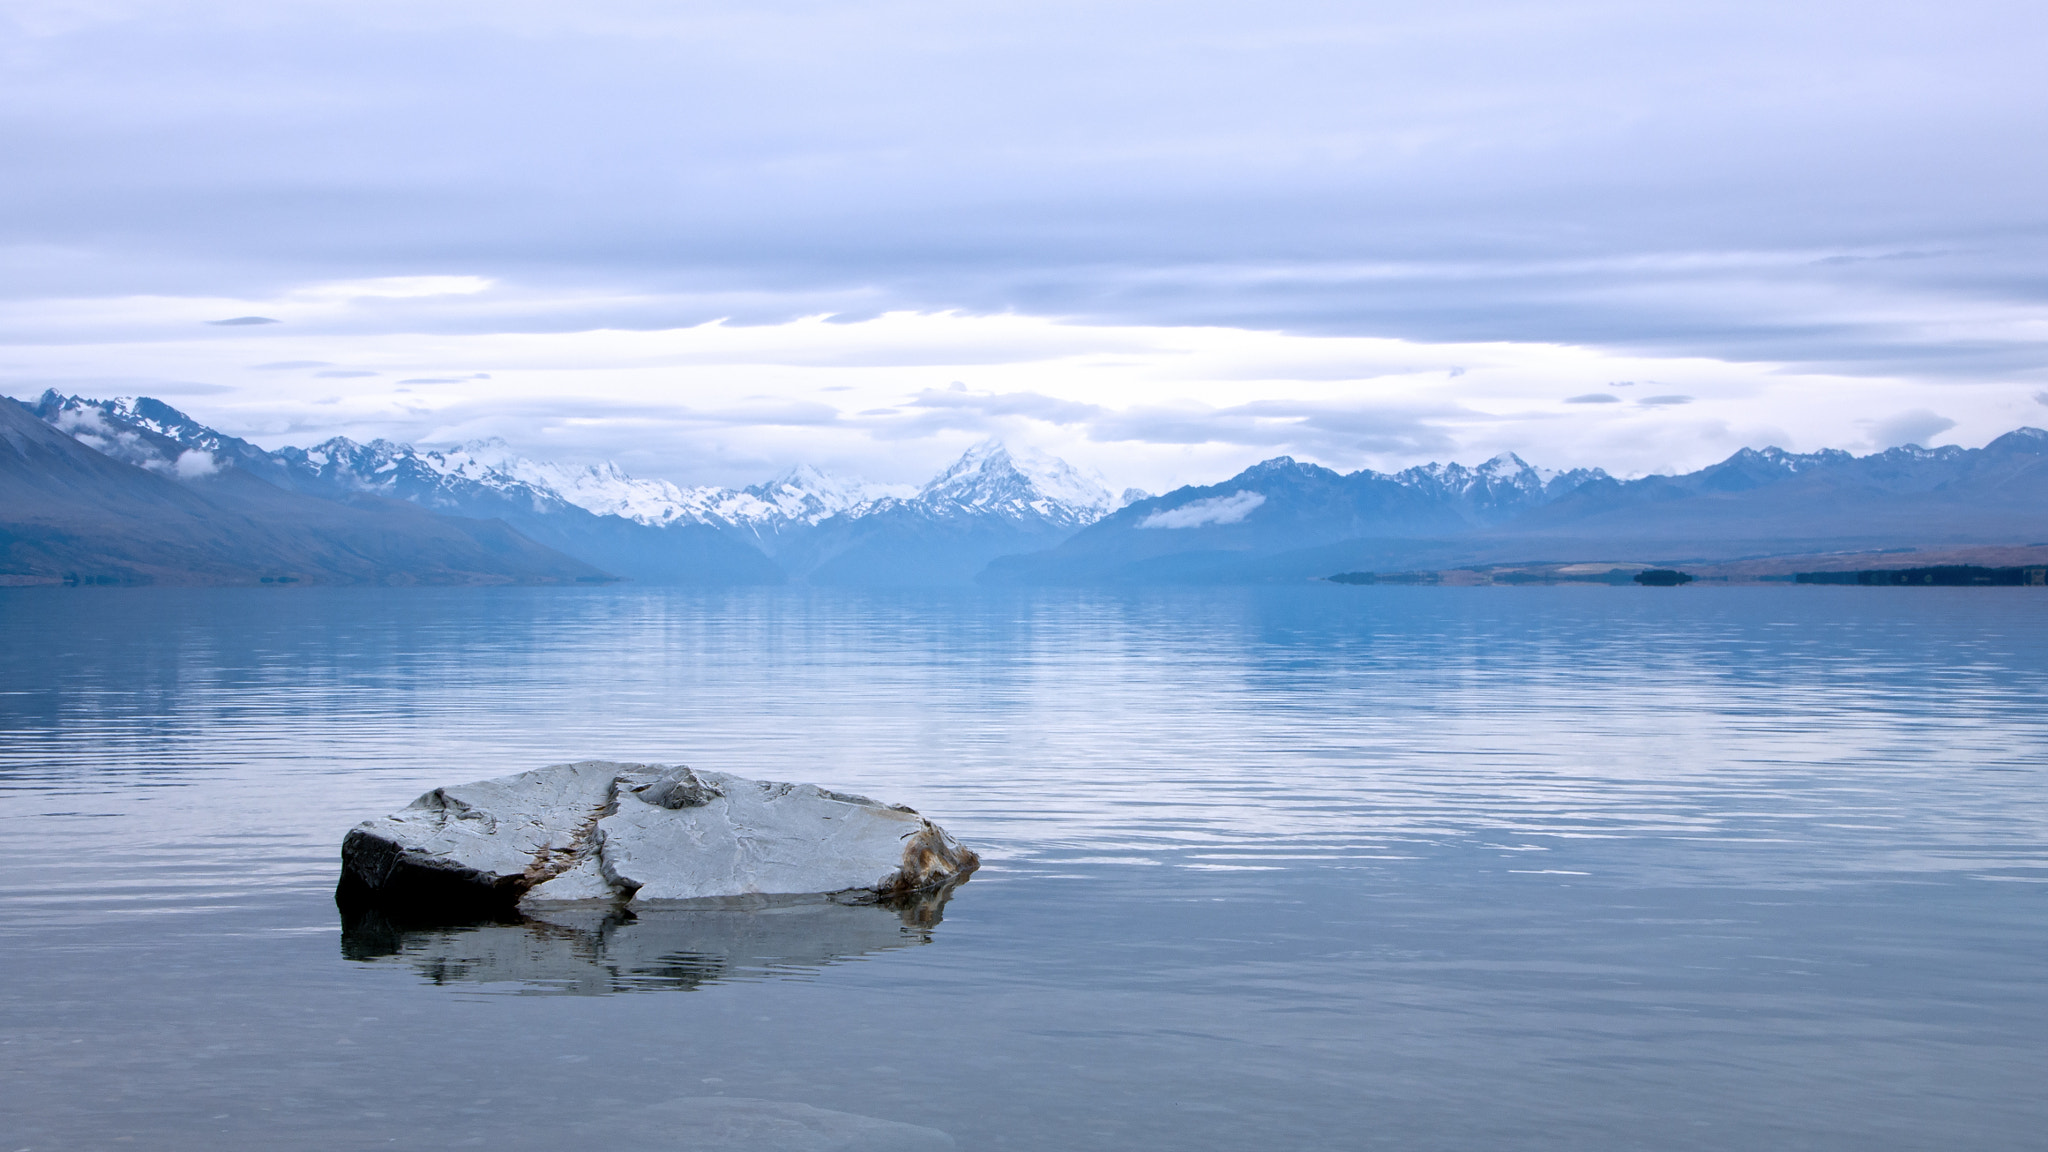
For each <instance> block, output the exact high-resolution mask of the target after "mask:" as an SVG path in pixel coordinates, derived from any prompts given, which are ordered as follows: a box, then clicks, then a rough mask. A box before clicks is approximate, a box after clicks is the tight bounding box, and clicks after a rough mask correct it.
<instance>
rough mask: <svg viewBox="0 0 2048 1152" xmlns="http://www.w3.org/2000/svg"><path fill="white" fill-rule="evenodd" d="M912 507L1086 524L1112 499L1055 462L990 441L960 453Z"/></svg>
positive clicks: (1092, 481) (1105, 509)
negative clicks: (1013, 451) (1041, 518)
mask: <svg viewBox="0 0 2048 1152" xmlns="http://www.w3.org/2000/svg"><path fill="white" fill-rule="evenodd" d="M916 502H917V503H919V504H921V505H924V506H925V508H926V509H927V510H929V511H971V512H992V513H999V514H1004V515H1025V514H1031V515H1036V516H1039V517H1043V518H1046V519H1050V520H1054V521H1057V522H1062V523H1065V522H1072V523H1075V524H1087V523H1092V522H1093V521H1095V520H1098V519H1100V518H1101V517H1102V516H1104V515H1106V514H1107V513H1108V512H1109V511H1110V509H1112V508H1114V507H1115V506H1116V497H1114V496H1112V495H1111V494H1110V491H1109V489H1108V488H1107V487H1105V486H1104V485H1103V484H1102V483H1101V482H1099V481H1098V480H1096V479H1095V478H1093V477H1090V476H1087V475H1085V474H1083V473H1082V472H1081V471H1080V470H1079V469H1077V468H1075V467H1074V466H1073V465H1072V464H1069V463H1067V462H1066V461H1065V460H1062V459H1060V458H1059V457H1057V456H1052V455H1048V454H1046V453H1043V452H1038V451H1036V450H1032V449H1026V450H1024V451H1022V452H1018V453H1012V452H1011V451H1010V449H1009V446H1008V445H1006V444H1004V443H1003V442H1002V441H1000V440H994V439H990V440H983V441H982V442H981V443H979V444H976V445H974V446H973V447H971V448H969V449H968V450H967V451H965V452H963V453H961V455H960V458H959V459H958V460H956V461H954V462H953V463H952V464H951V465H950V466H949V467H947V468H946V469H945V470H944V471H942V472H940V473H939V474H938V475H937V476H935V477H933V478H932V480H931V482H930V483H928V484H926V485H925V486H924V487H923V488H922V489H920V490H919V491H918V494H917V498H916Z"/></svg>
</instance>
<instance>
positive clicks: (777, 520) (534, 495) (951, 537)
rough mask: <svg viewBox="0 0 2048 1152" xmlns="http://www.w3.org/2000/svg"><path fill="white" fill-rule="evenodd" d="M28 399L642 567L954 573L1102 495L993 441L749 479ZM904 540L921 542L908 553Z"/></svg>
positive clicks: (117, 438) (679, 574)
mask: <svg viewBox="0 0 2048 1152" xmlns="http://www.w3.org/2000/svg"><path fill="white" fill-rule="evenodd" d="M33 410H34V411H35V412H36V414H37V415H38V416H40V417H42V418H43V419H44V421H46V422H47V423H50V424H52V425H54V426H56V427H57V428H59V429H60V430H62V431H65V432H68V433H70V434H71V435H72V436H73V438H75V439H77V440H78V441H79V442H80V443H83V444H86V445H87V446H89V447H92V448H94V449H96V450H98V451H100V452H102V453H104V454H108V455H112V456H115V457H116V458H118V459H122V460H125V461H127V462H129V463H134V464H138V465H140V466H143V467H146V468H149V469H151V470H153V471H157V472H159V473H162V474H165V475H175V476H188V477H189V476H195V475H201V474H205V473H210V472H212V471H213V470H215V469H218V468H222V467H229V466H232V467H236V468H240V469H242V470H244V471H247V472H250V473H252V474H254V475H256V476H259V477H260V478H262V479H263V480H265V481H267V482H269V483H271V484H274V485H276V486H277V487H280V488H284V489H286V490H288V491H293V492H298V493H302V494H306V495H313V496H319V497H322V498H325V499H330V500H355V499H361V498H365V497H381V498H386V499H395V500H403V501H406V502H408V503H412V504H417V505H420V506H421V507H425V508H429V509H432V510H434V511H437V512H441V513H444V514H448V515H454V516H462V517H466V518H471V519H480V520H503V521H505V522H506V523H508V524H511V525H512V526H514V527H515V528H517V529H518V530H519V531H521V532H522V533H524V534H526V535H527V536H528V537H530V538H531V539H533V540H536V541H538V542H540V543H543V544H546V545H547V546H549V547H551V548H555V549H557V550H559V551H562V552H565V553H567V554H568V555H571V556H574V557H577V558H579V559H582V560H585V561H586V562H588V563H591V564H595V565H597V566H599V567H601V568H604V569H606V570H607V571H612V572H615V573H618V574H621V575H626V576H630V577H633V578H635V579H641V580H656V581H661V580H672V579H684V578H687V579H690V580H692V581H698V580H706V579H709V580H715V581H717V582H743V583H757V582H761V581H764V580H770V581H772V580H780V579H783V578H785V577H786V576H796V577H798V578H812V577H813V576H817V577H818V578H820V579H826V580H830V581H834V582H842V583H875V582H881V583H904V582H909V583H926V582H930V581H931V579H932V578H933V576H934V574H939V575H940V576H942V577H943V579H945V580H948V581H964V580H966V579H968V578H969V577H971V576H972V574H973V570H975V569H978V568H979V567H980V566H981V565H982V564H985V563H986V562H987V560H988V559H990V558H991V557H992V556H993V555H995V554H997V552H998V551H1000V550H1003V549H1016V548H1026V549H1028V548H1035V547H1044V546H1046V545H1047V544H1048V543H1051V542H1054V541H1056V540H1057V539H1058V538H1060V537H1062V536H1064V535H1065V534H1067V533H1070V532H1072V531H1074V530H1076V529H1079V528H1082V527H1085V526H1087V525H1088V524H1091V523H1094V522H1095V521H1096V520H1098V519H1100V518H1101V517H1102V516H1103V515H1105V514H1106V513H1108V512H1109V511H1110V510H1111V509H1112V508H1114V507H1115V506H1116V501H1115V499H1114V498H1112V497H1111V496H1110V495H1109V492H1108V491H1107V490H1106V489H1105V488H1104V487H1103V486H1102V485H1101V484H1100V483H1099V482H1097V481H1095V480H1093V479H1091V478H1089V477H1087V476H1085V475H1083V474H1082V473H1081V472H1080V471H1078V470H1077V469H1075V468H1074V467H1072V466H1071V465H1069V464H1067V463H1066V462H1065V461H1063V460H1060V459H1058V458H1056V457H1052V456H1046V455H1043V454H1041V453H1036V452H1029V451H1025V452H1019V453H1015V454H1013V453H1011V452H1010V451H1009V450H1008V449H1007V448H1006V447H1005V446H1004V445H1003V444H1001V443H1000V442H997V441H987V442H984V443H982V444H977V445H975V446H974V447H973V448H970V449H969V450H968V451H967V452H966V453H965V454H964V455H963V456H962V457H961V458H960V459H959V460H958V461H956V462H955V463H954V464H953V465H951V466H950V467H948V468H946V469H945V470H943V471H942V472H940V473H939V475H938V476H936V477H934V478H933V479H932V480H931V481H930V482H929V483H927V484H925V485H923V486H921V487H913V486H910V485H889V484H875V483H870V482H867V481H861V480H847V479H843V478H839V477H834V476H830V475H827V474H826V473H824V472H821V471H819V470H818V469H816V468H813V467H810V466H808V465H804V466H798V467H795V468H791V469H790V470H788V471H786V472H784V473H782V474H781V475H779V476H776V477H774V478H773V479H770V480H768V481H765V482H764V483H761V484H757V485H753V486H751V487H747V488H721V487H708V486H707V487H695V488H684V487H681V486H679V485H676V484H674V483H671V482H669V481H667V480H659V479H645V478H640V477H635V476H632V475H630V474H628V473H627V472H626V471H625V470H624V469H622V468H620V467H619V466H618V465H617V464H615V463H612V462H609V461H607V462H604V463H599V464H563V463H557V462H553V461H546V460H536V459H533V458H531V457H527V456H523V455H521V454H520V453H519V452H517V451H516V450H515V449H514V448H513V447H512V446H511V445H510V444H507V443H506V442H505V441H503V440H498V439H492V440H479V441H473V442H471V443H467V444H462V445H456V446H447V447H422V446H417V445H412V444H401V443H397V442H394V441H390V440H372V441H370V442H368V443H361V442H358V441H355V440H351V439H349V438H347V437H342V436H337V437H333V438H331V439H328V440H325V441H323V442H321V443H318V444H315V445H313V446H312V447H310V448H297V447H286V448H280V449H278V450H276V451H274V452H273V451H266V450H264V449H262V448H259V447H257V446H256V445H254V444H251V443H249V442H248V441H246V440H241V439H238V438H236V437H233V436H228V435H225V434H223V433H220V432H217V431H215V430H214V429H211V428H208V427H206V426H205V425H203V424H201V423H199V422H198V421H196V420H193V419H192V418H191V417H189V416H187V415H185V414H184V413H182V412H179V411H178V410H177V409H175V408H172V407H170V406H169V405H167V404H163V403H161V402H159V401H156V400H151V399H148V398H141V399H130V398H121V399H115V400H106V401H101V400H87V399H84V398H82V397H76V396H71V397H66V396H60V395H58V394H57V393H56V392H54V391H52V392H47V393H45V394H44V395H43V397H42V398H41V399H40V400H39V401H38V402H37V403H36V404H35V405H34V406H33ZM855 524H858V525H859V527H858V528H857V529H856V528H854V527H853V525H855ZM911 537H915V538H916V539H915V540H912V539H910V538H911ZM940 540H943V541H944V543H945V549H947V550H949V551H948V554H947V556H945V557H943V558H940V557H936V556H934V555H931V554H930V549H931V547H933V546H935V542H936V541H940ZM912 556H921V557H922V559H920V560H918V561H916V562H915V563H906V562H905V559H906V558H907V557H912ZM771 557H772V559H771ZM828 569H829V571H827V570H828Z"/></svg>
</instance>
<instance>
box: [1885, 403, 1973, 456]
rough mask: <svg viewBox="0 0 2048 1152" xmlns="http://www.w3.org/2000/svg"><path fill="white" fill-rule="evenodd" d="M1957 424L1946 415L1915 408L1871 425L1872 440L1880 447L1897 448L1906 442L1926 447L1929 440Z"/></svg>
mask: <svg viewBox="0 0 2048 1152" xmlns="http://www.w3.org/2000/svg"><path fill="white" fill-rule="evenodd" d="M1955 426H1956V422H1955V421H1953V420H1951V419H1949V418H1948V417H1946V416H1943V415H1940V414H1939V413H1935V412H1930V411H1928V410H1927V409H1925V408H1915V409H1913V410H1912V411H1910V412H1901V413H1899V414H1898V415H1896V416H1891V417H1887V418H1885V419H1883V420H1879V421H1877V422H1876V423H1875V424H1873V425H1871V428H1870V440H1871V443H1873V444H1875V445H1876V446H1877V447H1879V448H1897V447H1900V446H1902V445H1906V444H1918V445H1920V446H1922V447H1925V446H1926V445H1927V442H1928V441H1930V440H1932V439H1934V438H1935V437H1936V436H1939V435H1940V434H1942V433H1943V432H1946V431H1948V430H1949V429H1951V428H1953V427H1955Z"/></svg>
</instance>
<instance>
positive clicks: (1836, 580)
mask: <svg viewBox="0 0 2048 1152" xmlns="http://www.w3.org/2000/svg"><path fill="white" fill-rule="evenodd" d="M1794 579H1796V580H1797V581H1798V582H1799V583H1801V584H1872V585H1903V586H1910V587H1921V586H1926V587H1935V588H1976V587H1988V586H2003V587H2012V586H2015V585H2018V586H2032V587H2036V588H2039V587H2044V586H2048V566H2042V567H2025V568H1980V567H1978V566H1976V565H1974V564H1943V565H1938V566H1936V567H1933V568H1868V569H1864V570H1863V571H1860V572H1801V573H1799V574H1798V575H1797V576H1796V577H1794Z"/></svg>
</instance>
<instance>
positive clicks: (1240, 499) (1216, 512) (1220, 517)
mask: <svg viewBox="0 0 2048 1152" xmlns="http://www.w3.org/2000/svg"><path fill="white" fill-rule="evenodd" d="M1265 502H1266V497H1265V494H1264V493H1260V492H1233V493H1231V494H1230V495H1228V496H1211V497H1208V498H1207V499H1203V500H1196V501H1193V502H1192V503H1188V504H1183V505H1181V506H1180V507H1178V508H1163V509H1161V510H1159V511H1157V512H1154V513H1152V514H1151V515H1150V516H1147V517H1145V518H1144V519H1143V520H1140V521H1139V522H1138V527H1140V528H1200V527H1203V526H1205V525H1209V524H1235V523H1237V522H1239V521H1241V520H1243V519H1244V518H1245V517H1246V516H1249V515H1251V513H1252V509H1254V508H1257V507H1258V506H1259V505H1261V504H1264V503H1265Z"/></svg>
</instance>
